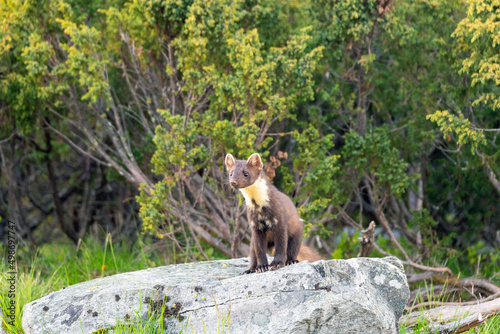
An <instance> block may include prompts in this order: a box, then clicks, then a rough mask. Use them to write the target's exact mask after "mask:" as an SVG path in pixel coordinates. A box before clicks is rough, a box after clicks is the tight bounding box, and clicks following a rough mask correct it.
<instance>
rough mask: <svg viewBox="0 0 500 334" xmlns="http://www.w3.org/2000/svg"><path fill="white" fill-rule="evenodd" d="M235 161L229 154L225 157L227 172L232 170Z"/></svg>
mask: <svg viewBox="0 0 500 334" xmlns="http://www.w3.org/2000/svg"><path fill="white" fill-rule="evenodd" d="M235 162H236V161H235V160H234V157H233V156H232V155H231V154H229V153H228V154H227V155H226V168H227V170H228V171H229V170H230V169H231V168H233V166H234V164H235Z"/></svg>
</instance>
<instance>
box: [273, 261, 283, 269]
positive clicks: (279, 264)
mask: <svg viewBox="0 0 500 334" xmlns="http://www.w3.org/2000/svg"><path fill="white" fill-rule="evenodd" d="M284 266H285V264H284V263H283V261H273V262H271V266H270V267H271V270H278V269H279V268H281V267H284Z"/></svg>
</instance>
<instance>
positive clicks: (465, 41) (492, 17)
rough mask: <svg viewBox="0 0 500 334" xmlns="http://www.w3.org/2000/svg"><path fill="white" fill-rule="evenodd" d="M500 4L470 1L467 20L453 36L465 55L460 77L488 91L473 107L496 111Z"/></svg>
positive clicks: (498, 104) (490, 0) (487, 0)
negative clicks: (465, 75) (483, 107)
mask: <svg viewBox="0 0 500 334" xmlns="http://www.w3.org/2000/svg"><path fill="white" fill-rule="evenodd" d="M498 5H499V2H498V1H496V0H480V1H470V2H469V8H468V10H467V16H466V17H465V18H464V19H463V20H462V21H461V22H460V23H459V24H458V26H457V29H456V30H455V32H454V34H453V36H454V37H455V38H456V39H457V44H458V48H459V50H460V51H462V52H464V53H465V54H466V56H465V58H464V59H463V60H462V62H461V68H460V72H461V73H467V74H468V75H469V76H470V77H471V79H472V82H471V83H472V85H476V84H479V85H481V86H484V87H485V88H486V91H483V92H482V93H481V94H480V96H479V98H478V99H477V100H475V101H474V105H479V104H481V103H484V104H487V105H489V106H491V107H492V108H493V109H498V108H499V107H500V99H499V98H498V87H497V86H498V85H499V83H500V56H499V51H500V39H499V32H500V22H498V20H497V16H498V14H499V8H498Z"/></svg>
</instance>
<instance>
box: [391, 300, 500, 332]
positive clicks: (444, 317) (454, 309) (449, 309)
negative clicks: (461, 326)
mask: <svg viewBox="0 0 500 334" xmlns="http://www.w3.org/2000/svg"><path fill="white" fill-rule="evenodd" d="M497 314H500V298H496V299H494V300H491V301H488V302H484V303H480V304H475V305H464V304H463V303H462V304H460V305H458V306H457V305H452V306H451V305H448V306H440V307H436V308H433V309H430V310H425V311H415V312H412V313H410V314H407V315H404V316H402V317H401V322H400V323H401V324H402V325H403V326H405V327H412V326H414V325H416V324H417V323H418V319H419V318H421V317H425V319H427V320H429V321H432V322H437V323H439V324H448V323H452V322H457V321H461V320H462V319H465V318H467V317H471V316H476V317H479V316H480V317H481V318H483V319H485V318H488V317H490V316H493V315H497Z"/></svg>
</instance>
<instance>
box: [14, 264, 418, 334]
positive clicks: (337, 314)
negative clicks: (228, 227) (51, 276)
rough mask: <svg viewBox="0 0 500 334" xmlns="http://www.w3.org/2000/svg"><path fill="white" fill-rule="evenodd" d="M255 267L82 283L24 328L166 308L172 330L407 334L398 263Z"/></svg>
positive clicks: (73, 327) (109, 322)
mask: <svg viewBox="0 0 500 334" xmlns="http://www.w3.org/2000/svg"><path fill="white" fill-rule="evenodd" d="M248 265H249V263H248V259H236V260H223V261H209V262H199V263H188V264H180V265H172V266H167V267H160V268H152V269H147V270H141V271H136V272H130V273H125V274H119V275H114V276H110V277H105V278H100V279H95V280H92V281H88V282H84V283H80V284H76V285H73V286H69V287H67V288H65V289H63V290H60V291H57V292H53V293H51V294H49V295H47V296H45V297H43V298H40V299H38V300H36V301H34V302H31V303H29V304H26V305H25V306H24V314H23V319H22V320H23V321H22V324H23V329H24V331H25V333H26V334H34V333H45V334H51V333H85V334H87V333H93V332H94V331H97V330H98V329H110V328H112V327H113V326H114V325H115V324H116V323H117V322H120V323H127V322H130V321H133V320H134V319H137V317H139V316H140V317H142V318H146V317H147V316H148V308H150V309H157V310H158V309H161V308H162V306H163V308H164V309H165V313H164V315H165V323H166V327H169V328H171V329H173V331H172V332H173V333H179V331H180V329H181V328H187V329H188V330H187V332H188V333H191V332H193V333H205V332H206V333H218V332H222V330H219V331H218V328H217V327H218V326H226V331H225V333H248V334H254V333H265V334H267V333H329V334H330V333H342V334H343V333H397V332H398V326H397V322H398V319H399V317H400V316H401V314H402V312H403V309H404V306H405V304H406V301H407V299H408V297H409V290H408V284H407V282H406V276H405V274H404V272H403V266H402V264H401V262H400V261H399V260H398V259H396V258H392V257H391V258H383V259H375V258H357V259H349V260H328V261H318V262H315V263H312V264H311V263H308V262H301V263H298V264H295V265H292V266H288V267H285V268H282V269H279V270H277V271H270V272H266V273H262V274H251V275H245V276H241V275H240V273H241V272H242V271H244V270H246V269H247V268H248ZM214 301H215V302H214ZM215 303H216V304H217V306H216V305H215ZM227 320H229V322H230V323H229V325H228V324H227ZM204 326H206V327H205V328H206V329H205V330H204ZM227 328H228V330H227ZM102 332H105V331H99V333H102ZM110 332H111V331H110ZM167 332H168V331H167ZM183 332H184V331H183Z"/></svg>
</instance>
